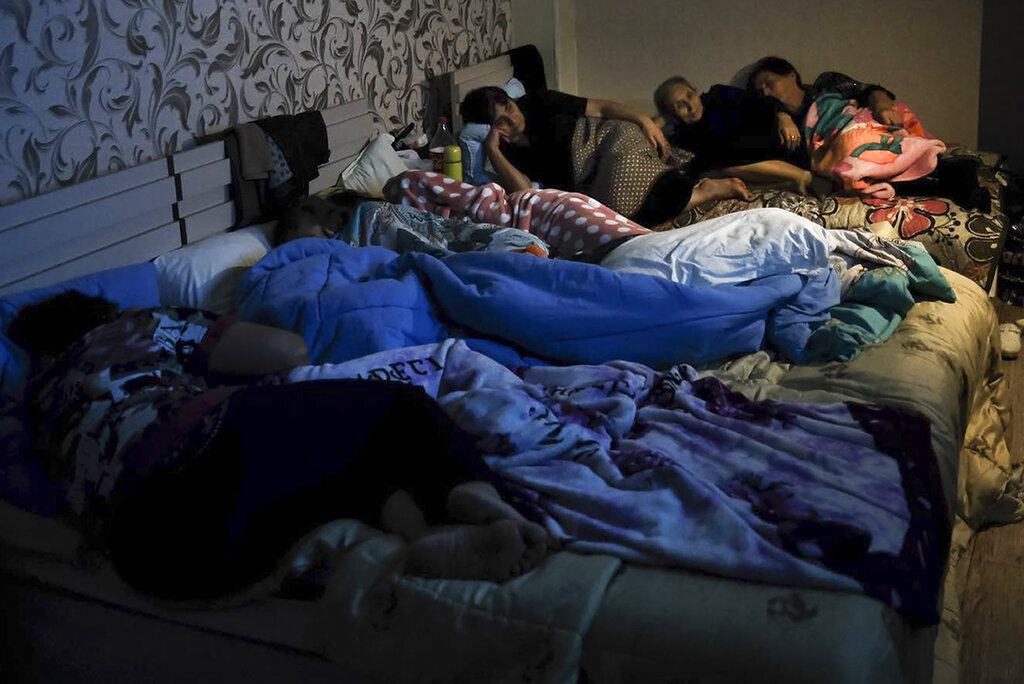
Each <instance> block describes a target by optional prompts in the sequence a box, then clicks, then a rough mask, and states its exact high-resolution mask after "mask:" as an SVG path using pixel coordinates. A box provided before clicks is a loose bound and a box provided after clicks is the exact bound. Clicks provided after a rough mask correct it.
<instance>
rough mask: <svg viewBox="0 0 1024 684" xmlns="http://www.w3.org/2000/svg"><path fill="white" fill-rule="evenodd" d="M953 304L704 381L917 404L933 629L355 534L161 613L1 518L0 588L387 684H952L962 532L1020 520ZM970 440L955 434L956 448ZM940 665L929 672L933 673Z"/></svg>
mask: <svg viewBox="0 0 1024 684" xmlns="http://www.w3.org/2000/svg"><path fill="white" fill-rule="evenodd" d="M946 275H947V277H948V278H949V280H950V282H951V284H952V285H953V287H954V288H955V290H956V292H957V296H958V299H959V301H958V302H957V303H956V304H952V305H951V304H943V303H940V302H926V303H921V304H919V305H917V306H915V307H914V309H913V310H912V311H911V313H910V314H909V316H908V317H907V319H906V320H905V321H904V323H903V324H902V325H901V326H900V328H899V330H898V331H897V332H896V333H895V334H894V336H893V337H892V338H891V339H890V340H888V341H887V342H885V343H884V344H880V345H875V346H871V347H867V348H865V349H864V350H863V353H862V354H861V356H860V357H859V358H858V359H857V360H855V361H853V362H850V363H841V364H839V363H837V364H826V365H823V366H789V365H786V364H780V363H775V362H772V361H771V360H770V359H769V357H768V356H767V355H765V354H763V353H758V354H754V355H750V356H747V357H744V358H742V359H739V360H736V361H733V362H732V363H730V364H728V365H726V366H724V367H722V368H718V369H712V370H709V371H708V372H709V373H712V374H714V375H716V376H717V377H719V378H721V379H722V380H723V381H725V382H726V384H728V385H730V386H731V387H732V388H733V389H735V390H737V391H740V392H743V393H745V394H747V395H748V396H751V397H753V398H769V397H778V398H787V399H790V398H798V399H800V400H801V401H812V402H831V401H836V400H837V399H838V400H842V399H856V400H863V401H870V402H880V403H884V404H888V405H892V406H900V407H907V408H914V409H916V410H918V411H921V412H922V413H924V414H925V415H926V416H927V417H928V418H929V420H930V421H931V424H932V442H933V448H934V451H935V453H936V455H937V457H938V460H939V464H940V469H941V472H942V477H943V485H944V491H945V492H946V494H947V501H948V504H949V506H950V508H951V510H955V511H956V514H957V519H958V524H957V527H956V529H955V532H954V542H953V545H952V554H951V558H950V570H949V572H948V574H947V581H946V590H945V595H944V611H943V619H942V623H941V624H940V625H937V626H930V627H915V626H912V625H909V624H908V623H907V622H906V621H904V620H902V619H901V618H900V617H898V616H897V614H896V613H895V612H894V611H892V610H891V609H889V608H887V607H886V606H884V605H883V604H881V603H880V602H877V601H875V600H873V599H870V598H868V597H865V596H863V595H859V594H853V593H844V592H830V591H816V590H807V589H796V588H792V587H782V586H775V585H768V584H756V583H752V582H743V581H738V580H727V579H722V578H718V577H713V576H708V575H703V574H700V573H696V572H689V571H685V570H678V569H667V568H651V567H640V566H634V565H630V564H627V563H624V562H622V561H620V560H619V559H617V558H613V557H610V556H603V555H579V554H574V553H567V552H561V553H556V554H553V555H551V556H550V557H549V558H548V559H547V560H546V561H545V563H544V564H543V565H542V566H541V567H540V568H538V569H537V570H535V571H534V572H532V573H529V574H528V575H526V576H524V577H521V578H518V579H516V580H513V581H510V582H508V583H505V584H502V585H497V584H492V583H487V582H474V581H460V580H429V579H424V578H418V577H411V576H407V575H404V574H401V573H400V572H399V568H400V567H401V564H402V561H403V557H404V552H405V546H404V544H403V543H402V542H401V540H400V539H399V538H397V537H395V536H393V535H387V534H384V533H382V532H379V531H377V530H374V529H372V528H369V527H367V526H366V525H363V524H361V523H358V522H355V521H336V522H334V523H331V524H329V525H327V526H324V527H323V528H321V529H320V530H318V531H316V532H315V533H313V534H311V535H310V536H309V537H308V538H307V539H306V540H305V541H304V543H303V544H301V545H300V547H297V549H296V550H295V551H293V553H292V554H290V556H289V558H288V559H285V562H284V563H283V564H282V572H280V573H278V574H277V575H276V576H275V577H273V578H270V579H268V581H267V582H265V583H263V584H262V585H261V586H260V587H257V588H255V589H254V590H253V592H252V593H250V594H249V595H248V596H236V597H231V599H230V600H229V602H228V603H227V604H226V605H222V606H220V607H219V608H220V609H219V610H208V609H199V608H202V607H197V606H186V607H184V608H183V607H180V606H166V605H158V604H155V603H153V602H152V601H150V600H149V599H147V598H145V597H143V596H139V595H137V594H135V593H134V592H132V591H131V590H130V589H128V588H127V587H125V586H124V585H123V584H122V583H121V582H120V580H118V579H117V577H116V575H114V574H113V571H112V570H111V569H110V568H109V566H107V565H105V564H103V563H102V562H100V563H97V564H90V563H88V562H83V559H82V557H81V555H80V554H79V553H78V548H79V541H80V539H79V538H78V536H77V534H76V533H74V532H73V531H72V530H70V529H69V528H66V527H63V525H62V524H61V523H60V522H59V521H55V520H47V519H43V518H39V517H38V516H31V515H29V514H27V513H24V512H21V511H18V510H17V509H14V508H13V507H11V506H9V505H3V506H2V507H0V539H2V540H3V544H4V549H5V553H4V554H3V559H2V561H0V567H2V569H3V571H4V572H5V573H8V574H13V575H16V576H19V577H29V578H33V579H35V580H36V581H38V582H41V583H43V584H45V585H52V586H61V587H66V588H69V589H71V590H73V591H75V592H76V593H78V594H80V595H83V596H90V597H93V598H94V599H96V600H99V601H104V602H109V603H114V604H117V605H123V606H126V607H129V608H131V609H133V610H137V611H142V612H145V613H147V614H152V615H157V616H160V617H162V618H164V619H170V620H174V621H176V622H178V623H180V624H187V625H191V626H194V627H196V628H199V629H206V630H215V631H218V632H221V633H232V634H238V635H242V636H244V637H246V638H249V639H254V640H259V641H261V642H264V643H268V644H280V645H284V646H287V647H289V648H293V649H297V650H299V651H301V652H302V653H306V654H315V655H317V656H321V657H324V658H327V659H328V660H331V661H333V662H335V663H338V664H340V665H342V666H343V668H344V669H345V670H351V671H354V672H358V673H361V674H363V675H366V676H367V677H369V678H371V679H377V680H380V681H388V682H419V681H425V680H430V681H493V682H500V681H535V682H571V681H577V680H578V679H579V678H580V672H581V671H582V672H584V673H585V678H586V680H587V681H593V682H634V681H645V682H658V681H666V682H667V681H679V679H680V678H683V679H684V680H685V679H686V678H687V677H692V678H695V679H699V680H700V681H738V680H748V681H772V680H774V681H785V682H820V681H826V680H828V681H839V682H842V681H851V682H853V681H872V682H925V681H932V677H933V668H934V675H935V680H936V681H955V679H956V672H957V660H958V644H957V641H956V638H955V637H956V634H957V633H958V619H959V604H960V588H961V587H962V586H963V575H964V572H965V570H966V564H965V563H959V562H958V561H959V559H960V558H962V557H963V556H964V554H965V553H966V551H967V548H968V544H969V539H970V535H971V529H972V528H977V527H978V526H979V525H982V524H985V523H988V522H1008V521H1011V520H1017V519H1019V518H1020V517H1021V515H1022V511H1024V507H1022V502H1021V464H1020V463H1013V462H1011V461H1010V454H1009V451H1008V450H1007V448H1006V443H1005V435H1006V433H1007V431H1008V428H1009V424H1010V416H1009V412H1008V409H1007V408H1006V406H1007V404H1006V397H1005V386H1004V383H1003V382H1002V375H1001V370H1000V363H1001V362H1000V359H999V354H998V350H997V347H996V346H995V345H996V344H997V336H996V330H997V324H996V318H995V314H994V311H993V310H992V308H991V305H990V304H989V302H988V299H987V296H986V295H985V293H984V292H983V291H982V290H981V289H980V288H979V287H978V286H977V285H975V284H974V283H973V282H971V281H970V280H969V279H967V278H965V277H962V276H959V275H957V274H955V273H946ZM964 435H966V437H964ZM314 567H315V568H319V570H320V571H321V574H322V575H323V576H324V577H325V580H324V582H323V594H322V596H321V597H319V598H318V599H317V600H310V601H297V600H293V599H285V598H281V597H280V596H279V595H276V594H275V593H274V592H275V591H276V589H277V587H278V586H279V585H280V583H281V580H282V578H283V576H284V573H285V572H287V568H299V569H305V570H308V569H310V568H314ZM933 658H934V659H933Z"/></svg>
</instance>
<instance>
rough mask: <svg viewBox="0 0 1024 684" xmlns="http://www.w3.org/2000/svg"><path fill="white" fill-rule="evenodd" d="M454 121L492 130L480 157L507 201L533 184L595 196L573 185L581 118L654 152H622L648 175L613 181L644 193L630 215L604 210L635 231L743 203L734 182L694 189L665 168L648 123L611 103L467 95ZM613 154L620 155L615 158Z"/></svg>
mask: <svg viewBox="0 0 1024 684" xmlns="http://www.w3.org/2000/svg"><path fill="white" fill-rule="evenodd" d="M460 113H461V115H462V118H463V120H464V121H466V122H467V123H482V124H489V125H490V126H491V131H490V133H489V134H488V136H487V138H486V140H485V141H484V151H485V154H486V155H487V157H488V159H489V160H490V162H491V164H492V166H493V167H494V170H495V172H496V174H497V176H498V181H499V183H500V184H501V186H502V187H504V188H505V189H506V190H507V191H508V192H511V193H515V192H520V191H523V190H527V189H529V188H531V187H532V183H533V181H537V182H539V183H540V184H541V185H542V186H544V187H546V188H555V189H559V190H567V191H586V192H588V194H591V195H593V194H594V191H593V190H592V189H591V188H589V187H586V186H585V185H584V184H581V183H580V182H577V179H576V178H575V176H576V172H575V171H574V162H573V155H574V149H573V145H574V142H573V141H574V136H575V135H576V133H577V127H578V125H579V124H580V122H581V120H583V119H585V118H586V117H592V118H596V119H614V120H621V121H628V122H631V123H634V124H636V125H637V126H638V127H639V128H640V131H641V132H642V134H643V136H644V137H645V138H646V139H647V141H648V142H649V143H650V144H651V145H652V146H653V148H654V150H655V151H656V153H657V154H647V153H646V151H644V150H639V149H635V148H629V150H630V154H629V157H630V159H631V160H633V161H634V162H635V163H637V164H643V165H644V167H645V168H648V167H650V172H649V173H644V174H642V176H643V177H642V178H641V177H640V176H641V174H635V177H633V178H623V179H620V180H621V181H622V182H625V183H637V184H642V185H643V186H644V187H643V188H639V191H640V192H639V196H640V199H641V201H640V202H639V203H635V202H632V203H631V204H630V207H631V209H630V210H625V209H624V208H623V207H616V206H614V203H612V202H611V201H610V200H609V201H606V202H605V204H607V205H609V206H611V208H612V209H615V210H616V211H620V210H621V211H620V213H622V211H625V213H626V214H627V215H628V216H629V218H630V219H632V220H634V221H636V222H637V223H639V224H641V225H644V226H656V225H658V224H661V223H664V222H666V221H669V220H671V219H673V218H674V217H675V216H676V215H678V214H679V213H680V212H682V211H684V210H686V209H688V208H690V207H693V206H696V205H698V204H701V203H703V202H707V201H711V200H714V199H727V198H730V197H743V196H745V193H746V188H745V187H744V185H743V183H742V181H740V180H738V179H735V178H720V179H709V180H707V181H705V182H703V183H700V184H699V187H698V180H697V179H696V178H693V177H692V176H691V175H689V174H688V173H687V172H686V171H685V170H682V169H674V168H671V167H670V166H669V165H668V164H666V163H665V161H664V157H666V156H667V155H668V153H669V151H670V150H669V146H668V142H667V141H666V140H665V136H664V134H663V133H662V131H661V129H660V128H658V126H657V125H655V123H654V122H653V121H652V120H651V119H650V117H648V116H646V115H645V114H643V113H641V112H639V111H637V110H635V109H633V108H632V107H629V106H627V105H624V104H621V103H618V102H613V101H610V100H597V99H588V98H582V97H576V96H575V95H568V94H566V93H560V92H558V91H553V90H544V91H539V92H536V93H530V94H527V95H524V96H523V97H521V98H520V99H519V100H518V101H517V100H513V99H512V98H510V97H509V96H508V94H507V93H506V92H505V91H504V90H502V89H501V88H496V87H484V88H477V89H476V90H473V91H471V92H469V93H468V94H467V95H466V97H465V98H464V99H463V101H462V103H461V105H460ZM650 149H651V148H647V150H650ZM619 154H626V152H625V151H624V150H620V152H619ZM659 157H660V158H659ZM628 167H629V165H628V164H627V165H626V166H625V167H624V170H626V171H628ZM634 204H635V205H636V206H633V205H634Z"/></svg>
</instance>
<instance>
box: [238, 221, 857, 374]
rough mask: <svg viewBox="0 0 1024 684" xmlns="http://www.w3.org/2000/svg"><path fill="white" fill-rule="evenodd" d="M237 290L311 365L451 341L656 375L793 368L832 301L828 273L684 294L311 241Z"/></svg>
mask: <svg viewBox="0 0 1024 684" xmlns="http://www.w3.org/2000/svg"><path fill="white" fill-rule="evenodd" d="M240 287H241V290H240V293H239V301H240V304H239V307H238V313H239V316H240V317H241V318H244V319H246V320H251V321H254V322H259V323H265V324H268V325H273V326H277V327H281V328H285V329H288V330H294V331H296V332H298V333H300V334H301V335H302V336H303V337H304V338H305V340H306V343H307V344H308V345H309V349H310V358H311V359H312V360H313V362H314V363H325V362H331V363H338V362H341V361H346V360H349V359H354V358H358V357H360V356H363V355H366V354H372V353H375V352H379V351H383V350H388V349H398V348H401V347H407V346H412V345H420V344H429V343H436V342H440V341H442V340H444V339H447V338H449V337H461V338H464V339H466V340H467V341H468V342H469V344H470V346H471V347H472V348H474V349H476V350H477V351H481V352H483V353H485V354H487V355H488V356H491V357H492V358H495V359H496V360H498V361H500V362H502V363H504V364H506V365H519V364H523V365H534V364H537V363H544V362H559V363H603V362H606V361H611V360H616V359H621V360H629V361H636V362H639V363H643V364H645V365H648V366H651V367H654V368H665V367H668V366H671V365H673V364H676V363H680V362H686V363H704V362H708V361H712V360H714V359H720V358H725V357H728V356H730V355H735V354H746V353H750V352H753V351H756V350H758V349H761V348H763V347H764V346H765V345H766V342H767V343H769V344H771V345H773V346H774V347H776V348H777V349H778V350H779V351H780V352H781V353H782V354H783V355H784V356H786V357H787V358H788V359H790V360H795V361H798V360H800V358H801V356H802V354H803V351H804V349H805V347H806V345H807V340H808V338H809V337H810V335H811V333H812V332H813V330H814V329H815V328H817V327H819V326H820V325H822V324H823V323H824V322H826V321H827V320H828V319H829V313H828V312H829V309H830V308H831V307H832V306H833V305H835V304H837V303H838V301H839V288H838V283H837V282H836V278H835V277H834V276H833V275H832V274H831V272H829V273H827V274H824V275H822V276H820V277H808V276H801V275H777V276H771V277H767V278H763V279H760V280H755V281H751V282H749V283H744V284H739V285H722V286H715V287H701V288H694V287H690V286H687V285H682V284H678V283H672V282H670V281H668V280H665V279H662V278H656V277H652V276H648V275H636V274H621V273H615V272H613V271H610V270H608V269H604V268H601V267H599V266H594V265H591V264H583V263H574V262H567V261H556V260H548V259H540V258H537V257H534V256H530V255H525V254H504V253H484V252H472V253H466V254H457V255H454V256H451V257H447V258H445V259H444V260H439V259H436V258H434V257H432V256H429V255H426V254H417V253H412V254H406V255H404V256H398V255H396V254H395V253H394V252H392V251H390V250H387V249H384V248H380V247H350V246H348V245H345V244H343V243H340V242H338V241H332V240H323V239H315V238H309V239H303V240H296V241H294V242H290V243H287V244H285V245H283V246H281V247H279V248H277V249H275V250H274V251H273V252H271V253H270V254H268V255H267V256H266V257H265V258H264V259H263V260H262V261H261V262H260V263H258V264H257V265H256V266H254V267H253V268H252V269H251V270H250V271H249V273H248V274H247V275H246V276H245V278H244V279H243V281H242V283H241V285H240Z"/></svg>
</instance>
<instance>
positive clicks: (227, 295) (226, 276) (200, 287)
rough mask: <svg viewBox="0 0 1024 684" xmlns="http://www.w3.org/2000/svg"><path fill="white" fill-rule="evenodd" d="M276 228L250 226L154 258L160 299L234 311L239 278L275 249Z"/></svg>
mask: <svg viewBox="0 0 1024 684" xmlns="http://www.w3.org/2000/svg"><path fill="white" fill-rule="evenodd" d="M273 231H274V224H273V223H264V224H260V225H256V226H249V227H248V228H242V229H240V230H236V231H233V232H231V233H218V234H217V235H211V236H210V237H208V238H206V239H204V240H200V241H199V242H196V243H193V244H190V245H186V246H185V247H182V248H180V249H176V250H174V251H173V252H168V253H167V254H161V255H160V256H158V257H157V258H156V259H155V260H154V261H153V263H154V264H155V265H156V277H157V287H158V288H159V291H160V303H161V304H163V305H164V306H187V307H191V308H195V309H203V310H205V311H212V312H214V313H219V314H226V313H233V312H234V310H235V290H236V289H237V286H238V281H239V280H240V279H241V277H242V276H243V275H244V274H245V272H246V271H248V270H249V267H251V266H252V265H253V264H255V263H256V262H257V261H259V260H260V259H262V258H263V257H264V256H265V255H266V253H267V252H269V251H270V250H271V249H272V247H271V244H270V236H271V235H272V234H273Z"/></svg>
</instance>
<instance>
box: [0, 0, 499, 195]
mask: <svg viewBox="0 0 1024 684" xmlns="http://www.w3.org/2000/svg"><path fill="white" fill-rule="evenodd" d="M509 3H510V0H362V1H360V2H357V1H356V0H223V1H218V0H0V203H3V204H7V203H10V202H14V201H17V200H19V199H22V198H25V197H30V196H33V195H36V194H39V193H40V192H43V191H46V190H50V189H53V188H55V187H58V186H63V185H69V184H71V183H76V182H79V181H82V180H86V179H88V178H91V177H93V176H97V175H103V174H105V173H109V172H112V171H117V170H120V169H122V168H126V167H130V166H134V165H136V164H139V163H141V162H143V161H147V160H150V159H155V158H158V157H161V156H164V155H166V154H169V153H171V152H173V151H176V150H180V149H183V148H185V147H188V146H190V141H191V140H192V139H193V138H194V137H195V136H197V135H204V134H206V133H209V132H214V131H217V130H220V129H223V128H227V127H229V126H232V125H234V124H236V123H239V122H243V121H250V120H253V119H258V118H262V117H264V116H269V115H274V114H282V113H294V112H299V111H304V110H308V109H323V108H324V107H328V106H331V105H335V104H340V103H342V102H348V101H350V100H352V99H356V98H359V97H363V96H366V97H368V98H369V100H370V102H371V107H372V108H373V110H374V112H375V114H376V116H377V118H378V120H379V124H380V127H381V128H384V129H392V128H396V127H398V126H400V125H402V124H405V123H409V122H413V121H419V120H421V119H422V116H423V109H424V106H425V103H426V102H425V101H426V95H427V84H426V79H427V78H430V77H433V76H436V75H439V74H443V73H446V72H448V71H451V70H452V69H454V68H457V67H461V66H467V65H469V64H475V63H476V62H479V61H481V60H484V59H487V58H489V57H492V56H494V55H496V54H499V53H501V52H503V51H505V50H507V49H508V48H509V44H508V43H509V33H510V26H509V16H510V7H509Z"/></svg>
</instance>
